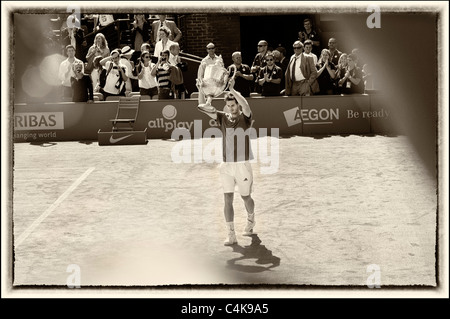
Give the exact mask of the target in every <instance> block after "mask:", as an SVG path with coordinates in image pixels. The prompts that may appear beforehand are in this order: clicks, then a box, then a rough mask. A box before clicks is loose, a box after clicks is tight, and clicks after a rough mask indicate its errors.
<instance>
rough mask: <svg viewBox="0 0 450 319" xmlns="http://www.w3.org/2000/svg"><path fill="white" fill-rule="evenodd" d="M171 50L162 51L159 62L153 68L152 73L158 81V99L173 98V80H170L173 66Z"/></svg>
mask: <svg viewBox="0 0 450 319" xmlns="http://www.w3.org/2000/svg"><path fill="white" fill-rule="evenodd" d="M169 56H170V52H169V50H166V51H163V52H161V55H160V57H159V60H158V63H156V64H155V66H154V67H153V69H152V72H151V75H153V76H156V80H157V82H158V99H159V100H165V99H173V98H174V94H173V91H172V82H171V81H170V73H171V69H172V68H173V67H175V66H172V65H171V64H170V62H169Z"/></svg>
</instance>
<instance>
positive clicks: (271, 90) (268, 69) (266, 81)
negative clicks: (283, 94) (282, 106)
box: [258, 52, 283, 96]
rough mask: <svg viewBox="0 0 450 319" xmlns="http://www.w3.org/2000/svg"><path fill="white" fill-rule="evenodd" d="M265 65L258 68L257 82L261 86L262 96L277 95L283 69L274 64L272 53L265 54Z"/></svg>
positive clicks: (279, 89)
mask: <svg viewBox="0 0 450 319" xmlns="http://www.w3.org/2000/svg"><path fill="white" fill-rule="evenodd" d="M266 62H267V65H266V66H265V67H263V68H261V69H260V71H259V76H258V79H259V80H258V82H259V83H258V84H259V85H261V87H262V92H261V95H262V96H279V95H280V91H281V87H280V83H281V78H282V77H283V70H282V69H281V68H280V67H279V66H276V65H275V59H274V56H273V53H271V52H269V53H267V54H266Z"/></svg>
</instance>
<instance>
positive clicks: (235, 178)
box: [220, 162, 253, 196]
mask: <svg viewBox="0 0 450 319" xmlns="http://www.w3.org/2000/svg"><path fill="white" fill-rule="evenodd" d="M220 178H221V180H222V186H223V192H224V193H234V189H235V186H236V185H237V186H238V190H239V194H241V196H249V195H250V194H251V193H252V188H253V170H252V166H251V164H250V163H249V162H223V163H221V164H220Z"/></svg>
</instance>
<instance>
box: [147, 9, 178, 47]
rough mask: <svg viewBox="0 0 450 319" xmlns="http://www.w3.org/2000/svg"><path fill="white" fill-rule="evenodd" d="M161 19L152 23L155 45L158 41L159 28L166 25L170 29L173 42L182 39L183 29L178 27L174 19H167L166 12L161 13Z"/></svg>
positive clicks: (170, 37)
mask: <svg viewBox="0 0 450 319" xmlns="http://www.w3.org/2000/svg"><path fill="white" fill-rule="evenodd" d="M158 18H159V20H156V21H153V23H152V43H153V46H154V45H155V44H156V42H158V41H159V40H160V39H158V33H159V32H158V30H159V29H161V27H166V28H167V29H169V30H170V35H169V40H171V41H173V42H179V41H180V39H181V31H180V29H178V27H177V24H176V23H175V22H173V21H170V20H166V15H165V14H160V15H159V16H158Z"/></svg>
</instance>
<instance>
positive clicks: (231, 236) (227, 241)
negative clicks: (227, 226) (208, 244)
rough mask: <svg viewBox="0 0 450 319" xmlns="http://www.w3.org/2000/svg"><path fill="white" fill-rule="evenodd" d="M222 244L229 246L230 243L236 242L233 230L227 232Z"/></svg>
mask: <svg viewBox="0 0 450 319" xmlns="http://www.w3.org/2000/svg"><path fill="white" fill-rule="evenodd" d="M223 244H224V245H225V246H231V245H234V244H237V238H236V234H235V233H234V232H230V233H228V237H227V239H225V241H224V242H223Z"/></svg>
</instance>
